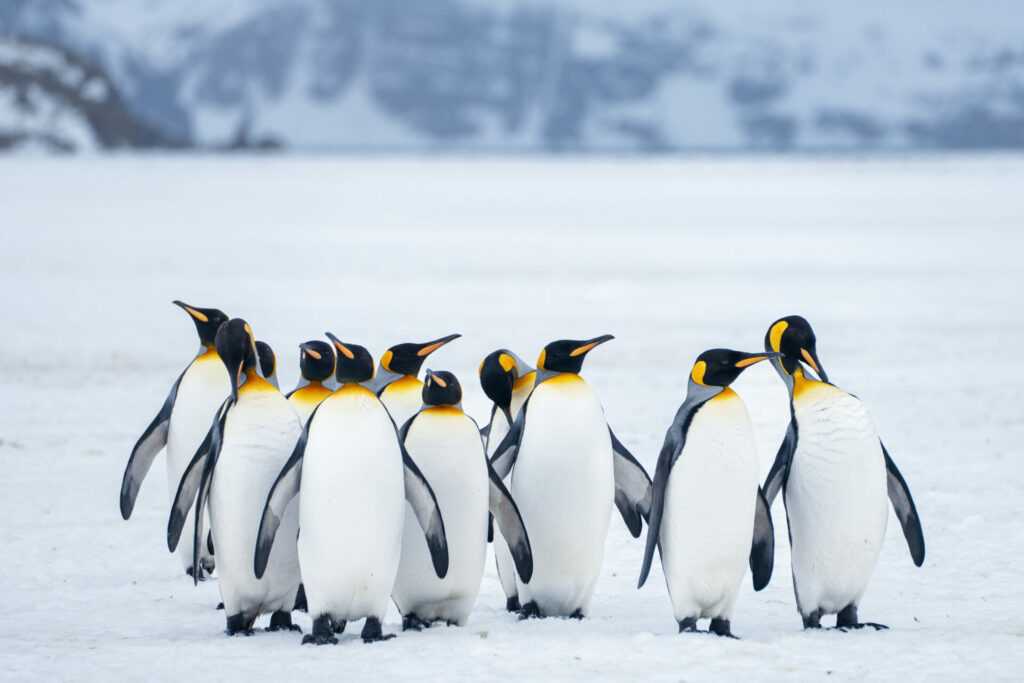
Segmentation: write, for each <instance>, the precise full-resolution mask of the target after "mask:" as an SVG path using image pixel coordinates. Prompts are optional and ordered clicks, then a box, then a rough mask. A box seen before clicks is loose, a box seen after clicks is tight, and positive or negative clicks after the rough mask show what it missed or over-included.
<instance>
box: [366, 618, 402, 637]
mask: <svg viewBox="0 0 1024 683" xmlns="http://www.w3.org/2000/svg"><path fill="white" fill-rule="evenodd" d="M360 636H361V637H362V639H363V642H364V643H379V642H380V641H382V640H390V639H391V638H394V637H395V634H394V633H388V634H387V635H385V634H384V632H383V630H382V629H381V627H380V619H378V618H377V617H366V623H365V624H363V632H362V633H361V634H360Z"/></svg>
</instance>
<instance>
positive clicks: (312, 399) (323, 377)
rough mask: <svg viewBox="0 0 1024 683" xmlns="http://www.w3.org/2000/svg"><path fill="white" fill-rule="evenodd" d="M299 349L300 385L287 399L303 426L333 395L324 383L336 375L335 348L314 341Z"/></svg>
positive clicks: (289, 393)
mask: <svg viewBox="0 0 1024 683" xmlns="http://www.w3.org/2000/svg"><path fill="white" fill-rule="evenodd" d="M299 349H300V351H299V383H298V384H297V385H295V388H294V389H292V390H291V391H290V392H288V394H287V397H288V402H289V403H291V404H292V407H294V408H295V410H296V412H298V414H299V419H300V420H301V421H302V424H306V420H308V419H309V416H310V415H312V414H313V411H314V410H316V407H317V406H318V405H320V402H321V401H323V400H324V399H325V398H327V397H328V396H330V395H331V391H332V390H331V389H328V388H327V387H326V386H324V382H326V381H327V379H328V378H330V377H331V376H333V375H334V362H335V361H334V347H332V346H331V345H330V344H328V343H327V342H325V341H319V340H312V341H308V342H303V343H302V344H299Z"/></svg>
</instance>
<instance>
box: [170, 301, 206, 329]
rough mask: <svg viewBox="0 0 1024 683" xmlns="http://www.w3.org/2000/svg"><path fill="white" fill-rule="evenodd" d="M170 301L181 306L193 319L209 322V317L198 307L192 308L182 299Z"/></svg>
mask: <svg viewBox="0 0 1024 683" xmlns="http://www.w3.org/2000/svg"><path fill="white" fill-rule="evenodd" d="M171 303H172V304H174V305H175V306H180V307H181V308H182V310H184V311H185V312H186V313H188V314H189V315H190V316H192V317H193V318H194V319H195V320H198V321H199V322H201V323H206V322H210V318H209V317H208V316H207V315H206V314H205V313H203V312H202V311H200V310H199V309H198V308H194V307H192V306H189V305H188V304H187V303H185V302H184V301H179V300H178V299H175V300H174V301H172V302H171Z"/></svg>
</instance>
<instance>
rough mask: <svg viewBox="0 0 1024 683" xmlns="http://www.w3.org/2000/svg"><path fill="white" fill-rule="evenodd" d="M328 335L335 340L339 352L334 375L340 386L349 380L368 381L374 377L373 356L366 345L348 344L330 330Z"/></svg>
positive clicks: (336, 349)
mask: <svg viewBox="0 0 1024 683" xmlns="http://www.w3.org/2000/svg"><path fill="white" fill-rule="evenodd" d="M327 337H328V338H329V339H330V340H331V341H332V342H334V350H335V351H337V352H338V362H337V363H336V365H335V370H334V377H335V379H337V380H338V386H341V385H343V384H347V383H349V382H355V383H356V384H358V383H360V382H367V381H369V380H371V379H373V356H371V355H370V352H369V351H367V350H366V347H364V346H359V345H358V344H346V343H345V342H343V341H341V340H340V339H338V338H337V337H335V336H334V335H333V334H331V333H330V332H327Z"/></svg>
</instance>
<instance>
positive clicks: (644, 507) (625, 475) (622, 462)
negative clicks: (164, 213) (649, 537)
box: [608, 427, 651, 538]
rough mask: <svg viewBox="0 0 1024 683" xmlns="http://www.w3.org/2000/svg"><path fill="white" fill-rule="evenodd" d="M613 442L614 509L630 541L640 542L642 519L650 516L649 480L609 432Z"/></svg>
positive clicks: (612, 433)
mask: <svg viewBox="0 0 1024 683" xmlns="http://www.w3.org/2000/svg"><path fill="white" fill-rule="evenodd" d="M608 434H609V435H610V436H611V438H612V454H613V463H614V467H615V507H617V508H618V509H619V514H621V515H622V520H623V521H624V522H625V523H626V526H627V527H628V528H629V533H631V534H633V538H639V537H640V532H641V531H643V523H642V521H641V517H642V518H643V519H649V518H650V515H651V477H650V476H649V475H648V474H647V470H645V469H644V467H643V465H641V464H640V463H639V462H638V461H637V459H636V458H634V457H633V454H632V453H630V452H629V449H628V448H626V447H625V446H623V445H622V442H621V441H619V439H618V438H617V437H616V436H615V432H613V431H612V428H611V427H609V428H608Z"/></svg>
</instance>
